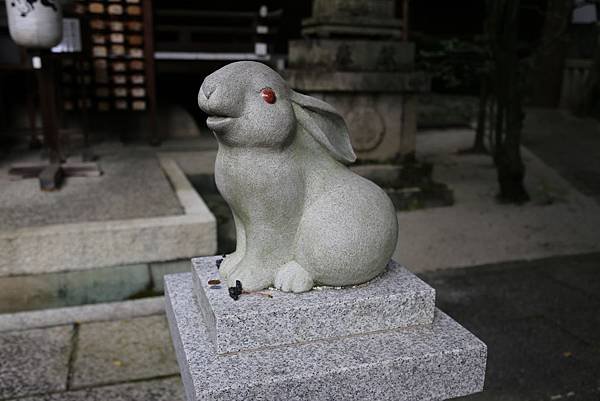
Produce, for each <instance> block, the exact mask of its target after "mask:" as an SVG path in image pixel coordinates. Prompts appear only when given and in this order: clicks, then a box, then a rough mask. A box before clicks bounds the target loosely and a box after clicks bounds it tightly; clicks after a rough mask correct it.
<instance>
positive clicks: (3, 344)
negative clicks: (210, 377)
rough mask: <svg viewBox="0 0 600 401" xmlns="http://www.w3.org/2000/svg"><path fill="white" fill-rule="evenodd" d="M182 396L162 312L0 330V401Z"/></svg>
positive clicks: (173, 400)
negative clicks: (106, 319) (7, 400)
mask: <svg viewBox="0 0 600 401" xmlns="http://www.w3.org/2000/svg"><path fill="white" fill-rule="evenodd" d="M6 399H25V400H28V401H50V400H52V401H71V400H72V401H75V400H77V401H79V400H85V401H87V400H90V401H91V400H94V401H96V400H98V401H100V400H118V401H121V400H122V401H134V400H136V401H137V400H139V401H142V400H144V401H154V400H156V401H159V400H160V401H178V400H182V401H183V399H184V395H183V387H182V385H181V381H180V380H179V370H178V367H177V362H176V360H175V354H174V351H173V348H172V345H171V340H170V338H169V332H168V329H167V322H166V318H165V316H164V315H163V314H159V315H155V316H148V317H139V318H133V319H126V320H116V321H110V322H92V323H84V324H78V323H74V324H69V325H62V326H56V327H49V328H39V329H33V330H23V331H10V332H4V333H0V400H6Z"/></svg>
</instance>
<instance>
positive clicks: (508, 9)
mask: <svg viewBox="0 0 600 401" xmlns="http://www.w3.org/2000/svg"><path fill="white" fill-rule="evenodd" d="M487 4H488V12H489V13H490V15H489V21H490V22H489V25H488V28H489V40H490V45H491V49H492V57H493V63H494V65H493V68H492V70H493V71H492V79H493V90H494V92H495V93H494V94H495V96H494V97H495V98H496V101H497V107H496V115H495V119H496V121H495V129H494V130H495V141H494V142H495V146H494V163H495V164H496V169H497V173H498V183H499V186H500V192H499V193H498V199H499V200H500V201H502V202H510V203H522V202H525V201H527V200H529V195H528V194H527V191H526V190H525V186H524V184H523V180H524V178H525V165H524V164H523V161H522V159H521V131H522V128H523V118H524V112H523V104H522V97H523V96H522V94H523V90H522V86H523V85H522V80H521V73H522V72H521V70H520V67H519V59H518V54H517V44H518V16H519V7H520V0H488V3H487Z"/></svg>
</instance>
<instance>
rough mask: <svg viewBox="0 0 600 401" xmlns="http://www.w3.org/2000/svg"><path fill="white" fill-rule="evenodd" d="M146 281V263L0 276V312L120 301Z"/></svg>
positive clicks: (147, 280) (137, 289)
mask: <svg viewBox="0 0 600 401" xmlns="http://www.w3.org/2000/svg"><path fill="white" fill-rule="evenodd" d="M149 283H150V274H149V272H148V266H147V265H146V264H137V265H127V266H114V267H104V268H98V269H92V270H83V271H73V272H63V273H50V274H35V275H27V276H12V277H0V313H7V312H8V313H11V312H18V311H25V310H34V309H45V308H57V307H63V306H71V305H83V304H92V303H100V302H110V301H122V300H124V299H127V298H128V297H130V296H132V295H134V294H136V293H138V292H140V291H143V290H144V289H146V288H147V287H148V285H149Z"/></svg>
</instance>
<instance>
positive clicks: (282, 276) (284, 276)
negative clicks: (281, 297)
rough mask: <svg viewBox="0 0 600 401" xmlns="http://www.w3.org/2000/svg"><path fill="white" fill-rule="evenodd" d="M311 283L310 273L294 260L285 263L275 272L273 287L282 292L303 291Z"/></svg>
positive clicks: (309, 286)
mask: <svg viewBox="0 0 600 401" xmlns="http://www.w3.org/2000/svg"><path fill="white" fill-rule="evenodd" d="M313 285H314V282H313V278H312V276H311V274H310V273H309V272H307V271H306V270H304V268H303V267H302V266H300V265H299V264H298V263H296V262H295V261H291V262H288V263H286V264H285V265H283V266H282V267H281V268H280V269H279V270H278V271H277V273H276V274H275V288H277V289H278V290H281V291H284V292H296V293H297V292H305V291H308V290H310V289H311V288H312V287H313Z"/></svg>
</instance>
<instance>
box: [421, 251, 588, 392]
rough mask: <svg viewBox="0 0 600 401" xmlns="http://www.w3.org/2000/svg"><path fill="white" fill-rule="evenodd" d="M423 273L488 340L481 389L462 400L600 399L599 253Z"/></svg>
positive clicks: (443, 303) (446, 306) (445, 303)
mask: <svg viewBox="0 0 600 401" xmlns="http://www.w3.org/2000/svg"><path fill="white" fill-rule="evenodd" d="M421 277H422V278H423V279H424V280H425V281H427V282H429V283H430V284H431V285H432V286H433V287H434V288H435V289H436V290H437V295H438V306H439V307H440V308H442V309H443V310H445V311H447V313H448V314H449V315H450V316H452V317H453V318H455V319H456V320H457V321H459V322H460V323H461V324H462V325H464V326H465V327H466V328H467V329H469V330H471V331H472V332H473V333H474V334H475V335H476V336H478V337H479V338H480V339H481V340H482V341H484V342H485V343H486V344H487V346H488V367H487V372H486V384H485V388H486V390H485V391H484V392H483V393H480V394H476V395H472V396H469V397H464V398H463V399H464V400H465V401H467V400H469V401H513V400H515V401H516V400H519V401H538V400H548V401H555V400H570V401H579V400H581V401H592V400H598V399H600V254H598V253H594V254H587V255H579V256H567V257H554V258H548V259H540V260H536V261H530V262H512V263H502V264H496V265H489V266H480V267H474V268H466V269H455V270H446V271H438V272H428V273H423V274H422V275H421Z"/></svg>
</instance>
